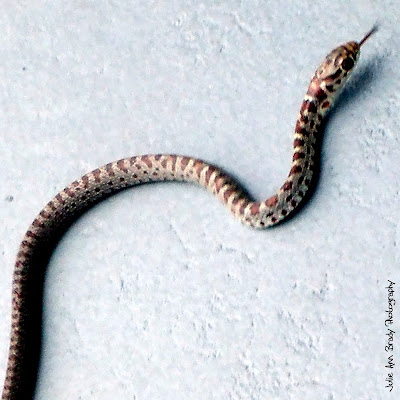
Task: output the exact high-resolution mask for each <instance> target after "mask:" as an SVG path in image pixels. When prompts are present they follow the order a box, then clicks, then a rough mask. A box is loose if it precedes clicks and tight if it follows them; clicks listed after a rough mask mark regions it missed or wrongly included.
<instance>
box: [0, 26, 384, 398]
mask: <svg viewBox="0 0 400 400" xmlns="http://www.w3.org/2000/svg"><path fill="white" fill-rule="evenodd" d="M376 30H377V27H376V26H374V27H373V28H372V29H371V30H370V31H369V32H368V33H367V34H366V35H365V36H364V37H363V38H362V39H361V41H359V42H356V41H350V42H347V43H345V44H343V45H341V46H339V47H336V48H335V49H333V50H332V51H331V52H330V53H329V54H328V55H327V56H326V57H325V59H324V60H323V62H322V63H321V64H320V66H319V67H318V68H317V70H316V71H315V73H314V75H313V76H312V79H311V82H310V84H309V87H308V90H307V93H306V95H305V97H304V100H303V102H302V104H301V108H300V112H299V115H298V119H297V121H296V127H295V132H294V142H293V156H292V164H291V168H290V171H289V174H288V176H287V178H286V180H285V182H284V183H283V185H282V186H281V187H280V188H279V189H278V190H277V192H276V193H275V194H274V195H273V196H271V197H269V198H268V199H266V200H264V201H254V200H253V199H252V198H250V197H249V195H248V194H247V192H246V191H245V190H244V189H243V188H242V186H241V185H240V184H239V183H238V182H237V181H236V180H235V179H234V178H232V177H231V176H230V175H228V174H227V173H226V172H224V171H223V170H222V169H220V168H218V167H217V166H215V165H212V164H209V163H207V162H205V161H203V160H200V159H196V158H193V157H187V156H179V155H174V154H147V155H139V156H134V157H130V158H124V159H121V160H118V161H115V162H111V163H109V164H106V165H104V166H102V167H100V168H97V169H95V170H94V171H92V172H89V173H87V174H85V175H83V176H82V177H81V178H80V179H78V180H76V181H74V182H72V183H71V184H70V185H69V186H68V187H66V188H65V189H63V190H62V191H60V192H59V193H58V194H57V195H56V196H55V197H54V198H53V199H52V200H50V201H49V202H48V203H47V204H46V205H45V207H44V208H43V209H42V210H41V211H40V213H39V214H38V215H37V217H36V218H35V219H34V220H33V222H32V224H31V225H30V226H29V228H28V230H27V231H26V233H25V236H24V238H23V240H22V242H21V244H20V247H19V251H18V254H17V257H16V261H15V266H14V271H13V280H12V306H11V308H12V315H11V334H10V345H9V355H8V361H7V369H6V373H5V379H4V386H3V391H2V397H1V399H2V400H27V399H32V397H33V394H34V390H35V380H36V375H37V369H38V368H37V367H38V362H39V356H40V342H41V338H40V332H41V305H42V295H43V283H42V282H43V278H44V272H45V269H46V266H47V263H48V259H49V257H50V255H51V253H52V251H53V250H54V248H55V246H56V245H57V242H58V240H59V239H60V237H61V235H62V234H63V233H64V232H65V231H66V230H67V229H68V227H69V226H70V225H71V224H72V223H73V222H74V221H75V220H76V219H77V218H78V217H79V216H80V215H81V214H82V213H84V212H85V211H86V210H88V209H89V208H90V207H91V206H93V205H94V204H96V203H98V202H99V201H100V200H102V199H105V198H107V197H109V196H110V195H112V194H114V193H116V192H119V191H121V190H123V189H126V188H129V187H132V186H136V185H140V184H144V183H150V182H161V181H182V182H189V183H195V184H198V185H200V186H202V187H204V188H206V189H207V190H209V191H210V192H211V193H212V194H214V195H215V196H216V197H217V198H218V199H219V200H220V201H221V202H222V203H223V204H224V205H225V206H226V207H227V208H228V209H229V210H230V211H231V213H232V214H233V215H234V217H236V218H237V219H238V220H240V221H241V222H242V223H244V224H245V225H248V226H250V227H253V228H256V229H263V228H267V227H272V226H275V225H277V224H278V223H280V222H282V221H283V220H285V219H287V218H288V217H289V216H291V215H292V214H293V213H294V211H295V210H297V209H299V207H300V206H301V205H302V204H304V202H305V200H306V198H307V194H308V193H309V191H310V188H311V187H312V182H313V179H314V178H315V175H316V174H315V172H316V164H317V158H318V155H319V154H318V143H319V141H320V139H321V136H322V131H323V121H324V118H325V116H326V115H327V113H328V112H329V110H330V109H331V108H332V105H333V103H334V100H335V99H336V98H337V96H338V94H339V93H340V89H341V88H343V85H344V84H345V82H346V81H347V79H348V78H349V76H350V73H351V72H352V71H353V69H354V66H355V65H356V63H357V60H358V58H359V55H360V48H361V46H362V45H363V44H364V43H365V41H366V40H367V39H368V38H369V37H370V36H371V35H372V34H373V33H374V32H375V31H376Z"/></svg>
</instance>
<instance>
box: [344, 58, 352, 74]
mask: <svg viewBox="0 0 400 400" xmlns="http://www.w3.org/2000/svg"><path fill="white" fill-rule="evenodd" d="M353 66H354V61H353V60H352V59H351V58H346V59H345V60H344V61H343V62H342V68H343V69H344V70H345V71H350V70H351V69H352V68H353Z"/></svg>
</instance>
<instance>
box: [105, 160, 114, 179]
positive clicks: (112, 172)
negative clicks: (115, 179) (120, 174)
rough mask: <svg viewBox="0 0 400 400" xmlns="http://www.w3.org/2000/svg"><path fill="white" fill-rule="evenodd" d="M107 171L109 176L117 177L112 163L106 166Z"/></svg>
mask: <svg viewBox="0 0 400 400" xmlns="http://www.w3.org/2000/svg"><path fill="white" fill-rule="evenodd" d="M105 169H106V171H107V174H108V176H115V172H114V171H113V168H112V163H108V164H107V165H106V166H105Z"/></svg>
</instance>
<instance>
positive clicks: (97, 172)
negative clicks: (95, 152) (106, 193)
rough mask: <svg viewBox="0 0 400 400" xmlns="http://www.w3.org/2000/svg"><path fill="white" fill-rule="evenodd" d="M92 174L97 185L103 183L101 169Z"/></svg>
mask: <svg viewBox="0 0 400 400" xmlns="http://www.w3.org/2000/svg"><path fill="white" fill-rule="evenodd" d="M92 174H93V176H94V181H95V182H96V183H99V182H100V181H101V178H100V177H101V171H100V170H99V169H95V170H94V171H93V172H92Z"/></svg>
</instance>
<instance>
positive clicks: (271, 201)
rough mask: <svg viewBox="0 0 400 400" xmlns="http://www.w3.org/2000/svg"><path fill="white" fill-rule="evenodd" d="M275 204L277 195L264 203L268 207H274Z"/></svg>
mask: <svg viewBox="0 0 400 400" xmlns="http://www.w3.org/2000/svg"><path fill="white" fill-rule="evenodd" d="M276 203H278V196H277V195H275V196H272V197H270V198H269V199H267V200H266V201H265V204H266V205H267V206H268V207H273V206H275V205H276Z"/></svg>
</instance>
